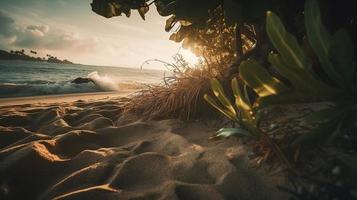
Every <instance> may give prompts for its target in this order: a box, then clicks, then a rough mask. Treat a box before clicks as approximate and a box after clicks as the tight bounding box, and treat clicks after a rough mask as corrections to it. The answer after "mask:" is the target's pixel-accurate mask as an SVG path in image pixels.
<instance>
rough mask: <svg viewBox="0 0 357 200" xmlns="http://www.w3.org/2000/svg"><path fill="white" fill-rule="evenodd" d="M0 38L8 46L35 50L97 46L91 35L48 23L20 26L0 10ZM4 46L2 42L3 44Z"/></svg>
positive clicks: (80, 49)
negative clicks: (83, 34)
mask: <svg viewBox="0 0 357 200" xmlns="http://www.w3.org/2000/svg"><path fill="white" fill-rule="evenodd" d="M0 36H2V38H0V41H1V42H6V43H7V44H5V46H8V47H10V48H13V47H20V48H29V49H37V50H75V51H78V52H81V53H85V52H91V51H93V50H94V49H95V46H97V45H98V44H97V40H96V39H95V38H93V37H82V36H81V35H80V34H79V33H75V32H70V31H66V30H63V29H60V28H57V27H54V26H49V25H34V24H31V25H28V26H25V27H24V26H20V25H18V24H16V22H15V20H14V19H12V18H11V17H9V16H7V15H5V14H4V13H3V12H1V11H0ZM3 46H4V44H3Z"/></svg>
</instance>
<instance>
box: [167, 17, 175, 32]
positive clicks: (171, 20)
mask: <svg viewBox="0 0 357 200" xmlns="http://www.w3.org/2000/svg"><path fill="white" fill-rule="evenodd" d="M176 22H177V20H176V16H175V15H172V16H171V17H170V18H168V19H167V20H166V25H165V31H166V32H169V31H170V30H171V29H172V27H173V26H174V25H175V24H176Z"/></svg>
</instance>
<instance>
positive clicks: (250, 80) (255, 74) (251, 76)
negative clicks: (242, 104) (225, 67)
mask: <svg viewBox="0 0 357 200" xmlns="http://www.w3.org/2000/svg"><path fill="white" fill-rule="evenodd" d="M239 73H240V75H241V77H242V79H243V80H244V81H245V82H246V83H247V84H248V85H249V86H250V87H251V88H253V89H254V91H255V92H256V93H257V94H258V96H259V97H265V96H270V95H276V94H279V93H283V92H286V91H288V90H289V89H288V88H287V87H286V86H285V85H284V84H283V83H282V82H280V81H279V80H278V79H276V78H274V77H273V76H271V75H270V74H269V72H268V71H267V70H266V69H264V67H263V66H261V65H260V64H259V63H258V62H256V61H253V60H248V61H244V62H242V63H241V65H240V66H239Z"/></svg>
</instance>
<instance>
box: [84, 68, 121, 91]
mask: <svg viewBox="0 0 357 200" xmlns="http://www.w3.org/2000/svg"><path fill="white" fill-rule="evenodd" d="M87 78H90V79H91V80H93V81H94V82H95V84H96V86H98V87H99V88H100V89H102V90H111V91H119V81H117V80H115V79H113V78H111V77H109V76H108V75H104V76H100V75H99V74H98V72H96V71H94V72H92V73H90V74H88V76H87Z"/></svg>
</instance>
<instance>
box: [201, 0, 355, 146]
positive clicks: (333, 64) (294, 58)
mask: <svg viewBox="0 0 357 200" xmlns="http://www.w3.org/2000/svg"><path fill="white" fill-rule="evenodd" d="M304 15H305V29H306V39H307V40H306V41H305V43H306V44H307V45H305V46H310V48H311V49H312V51H309V49H308V48H306V47H305V48H304V47H303V46H302V45H300V44H299V43H298V40H297V39H296V37H295V36H294V35H292V34H291V33H289V32H288V31H287V30H286V29H285V27H284V25H283V23H282V21H281V20H280V18H279V17H278V16H277V15H276V14H275V13H273V12H270V11H269V12H267V21H266V31H267V35H268V36H269V39H270V41H271V43H272V45H273V46H274V48H275V50H276V51H275V52H271V53H270V54H269V55H268V60H269V62H270V64H271V67H272V68H273V69H274V70H275V71H277V72H278V73H279V74H280V75H281V76H283V77H284V78H285V79H286V80H287V81H282V80H280V79H279V78H277V77H274V76H273V75H271V73H270V72H269V71H268V70H267V67H264V66H263V65H262V64H260V63H259V62H258V61H256V60H252V59H250V60H246V61H243V62H242V63H241V65H240V66H239V75H240V77H241V79H242V80H243V81H244V83H245V84H247V85H248V86H249V87H250V88H252V89H253V90H254V91H255V93H256V94H257V96H258V97H257V99H256V101H255V102H254V104H253V105H251V107H250V109H252V110H256V109H261V108H263V107H266V106H271V105H277V104H296V103H311V102H331V103H332V104H333V105H332V106H330V107H329V108H327V109H323V110H321V111H318V112H314V113H312V114H311V115H309V116H308V117H306V118H305V119H304V120H305V122H306V123H309V124H315V125H317V126H316V127H315V128H313V129H312V131H311V132H309V133H307V134H304V135H302V136H301V137H299V138H298V139H297V140H296V141H295V144H302V143H311V142H319V141H333V140H334V138H335V136H336V135H338V134H339V132H340V131H341V128H342V127H344V124H345V123H346V122H347V121H348V120H347V119H351V118H353V117H356V114H355V112H356V111H357V81H356V77H355V74H356V73H355V69H356V64H355V61H354V57H353V56H354V52H353V42H352V41H351V38H350V37H349V35H348V34H347V32H346V31H344V30H338V31H336V32H335V33H334V34H331V33H329V32H328V31H327V29H326V28H325V27H324V26H323V24H322V22H321V17H320V10H319V7H318V3H317V1H316V0H307V1H306V4H305V10H304ZM314 57H317V60H313V59H312V58H314ZM316 68H318V69H319V70H320V71H322V72H321V73H316ZM214 82H216V81H214ZM214 85H217V84H212V89H213V90H215V89H214V87H213V86H214ZM215 87H217V86H215ZM220 93H222V92H220ZM215 95H216V94H215ZM219 96H222V94H220V95H216V97H217V98H218V99H219V100H220V98H219ZM240 96H241V94H240ZM205 99H206V100H207V101H208V102H209V103H210V104H211V105H213V106H214V107H215V108H216V109H218V106H217V104H216V103H215V102H213V101H212V99H211V98H209V97H208V96H206V98H205ZM223 100H224V99H223ZM220 102H221V104H222V105H223V106H224V109H222V107H219V109H218V110H219V111H220V112H221V113H223V114H225V115H226V116H227V117H228V116H229V118H230V119H232V118H233V114H234V112H233V109H232V108H228V107H227V103H226V102H224V101H221V100H220ZM224 103H226V104H224ZM238 104H239V105H237V107H239V108H242V107H243V106H244V105H245V104H244V102H238ZM232 120H233V121H237V122H242V120H239V119H238V120H237V119H235V118H233V119H232ZM251 125H252V126H254V125H255V124H254V123H252V124H251Z"/></svg>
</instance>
